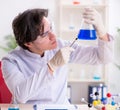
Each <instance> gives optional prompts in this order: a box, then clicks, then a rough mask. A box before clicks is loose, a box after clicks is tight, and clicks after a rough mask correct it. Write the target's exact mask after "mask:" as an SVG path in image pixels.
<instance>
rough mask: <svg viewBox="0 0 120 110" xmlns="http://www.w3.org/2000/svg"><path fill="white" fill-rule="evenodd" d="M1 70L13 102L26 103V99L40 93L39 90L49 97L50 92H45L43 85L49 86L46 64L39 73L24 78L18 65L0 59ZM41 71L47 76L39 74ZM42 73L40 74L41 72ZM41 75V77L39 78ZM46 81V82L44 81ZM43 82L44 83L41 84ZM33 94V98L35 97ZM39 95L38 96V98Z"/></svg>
mask: <svg viewBox="0 0 120 110" xmlns="http://www.w3.org/2000/svg"><path fill="white" fill-rule="evenodd" d="M6 67H7V68H6ZM2 72H3V77H4V79H5V82H6V84H7V86H8V88H9V90H10V91H11V93H12V94H13V96H14V97H13V99H14V101H13V102H16V103H26V102H27V101H28V100H30V99H32V98H34V96H35V95H36V96H37V94H40V92H39V91H42V92H44V93H43V94H45V95H47V99H46V100H49V98H50V96H51V95H50V92H46V93H47V94H46V93H45V90H44V88H43V87H48V89H49V91H50V88H49V87H50V86H49V83H50V81H49V77H50V76H49V75H50V74H49V72H48V68H47V65H44V69H43V70H41V71H40V73H34V74H33V75H31V76H30V77H28V78H25V77H24V76H23V74H22V73H21V72H20V70H19V69H18V67H17V66H16V65H15V64H13V62H12V63H11V62H10V61H8V60H6V59H3V60H2ZM43 72H46V75H47V76H41V75H42V74H43ZM41 73H42V74H41ZM41 77H42V78H41ZM44 81H46V83H44ZM43 84H44V85H43ZM36 96H35V98H36ZM39 98H40V97H38V99H39Z"/></svg>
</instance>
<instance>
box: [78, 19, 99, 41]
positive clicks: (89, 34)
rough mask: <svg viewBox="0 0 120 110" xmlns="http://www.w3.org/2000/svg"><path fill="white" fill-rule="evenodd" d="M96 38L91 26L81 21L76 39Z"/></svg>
mask: <svg viewBox="0 0 120 110" xmlns="http://www.w3.org/2000/svg"><path fill="white" fill-rule="evenodd" d="M96 38H97V36H96V30H95V29H94V27H93V25H92V24H88V23H86V22H84V20H83V21H82V23H81V28H80V31H79V34H78V39H82V40H95V39H96Z"/></svg>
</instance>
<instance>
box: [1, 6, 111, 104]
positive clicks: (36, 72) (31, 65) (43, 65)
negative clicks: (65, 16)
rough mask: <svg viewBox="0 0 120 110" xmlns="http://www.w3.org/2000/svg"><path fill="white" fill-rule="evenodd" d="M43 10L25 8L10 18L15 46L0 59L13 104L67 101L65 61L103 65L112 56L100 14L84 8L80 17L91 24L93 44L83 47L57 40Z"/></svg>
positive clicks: (45, 11) (109, 38) (65, 102)
mask: <svg viewBox="0 0 120 110" xmlns="http://www.w3.org/2000/svg"><path fill="white" fill-rule="evenodd" d="M47 14H48V11H47V10H45V9H29V10H26V11H24V12H23V13H21V14H19V15H18V16H17V17H16V18H15V19H14V20H13V24H12V26H13V31H14V35H15V39H16V41H17V43H18V45H19V46H18V47H17V48H16V49H14V50H13V51H11V52H10V53H9V54H8V55H7V56H6V57H4V58H3V59H2V72H3V76H4V79H5V82H6V84H7V86H8V88H9V90H10V91H11V93H12V95H13V100H12V102H13V103H29V104H30V103H32V104H34V103H38V104H67V103H69V102H68V100H67V97H66V89H67V71H66V66H65V64H67V63H82V64H92V65H95V64H103V63H104V64H106V63H108V62H110V61H111V59H112V43H113V38H112V37H111V36H110V35H109V34H107V33H106V31H105V28H104V25H103V22H102V19H101V16H100V14H99V13H98V12H97V11H96V10H95V9H91V8H86V9H85V11H84V13H83V17H84V19H85V22H86V23H90V24H93V25H94V27H95V29H96V31H97V35H98V46H97V47H93V46H92V47H91V46H90V47H83V46H79V45H77V44H74V45H73V46H72V47H69V46H70V44H71V42H67V41H63V40H61V39H57V38H56V36H55V34H54V33H53V32H52V27H51V25H50V22H49V21H48V19H47Z"/></svg>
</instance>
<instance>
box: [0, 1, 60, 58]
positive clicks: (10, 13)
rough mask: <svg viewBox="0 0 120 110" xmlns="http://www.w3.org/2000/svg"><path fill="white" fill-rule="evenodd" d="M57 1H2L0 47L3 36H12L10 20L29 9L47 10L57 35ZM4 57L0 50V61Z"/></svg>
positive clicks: (0, 10) (0, 8)
mask: <svg viewBox="0 0 120 110" xmlns="http://www.w3.org/2000/svg"><path fill="white" fill-rule="evenodd" d="M58 6H59V3H58V0H50V1H49V0H19V1H18V0H2V1H0V45H2V46H4V45H5V39H4V36H6V35H8V34H12V33H13V32H12V25H11V24H12V20H13V19H14V17H15V16H17V15H18V14H19V13H20V12H23V11H24V10H26V9H29V8H47V9H49V14H50V16H49V18H50V19H51V21H54V24H55V28H56V30H55V32H56V34H57V33H58V28H57V27H58V18H59V13H58V10H59V7H58ZM4 55H6V52H5V51H3V50H2V49H0V59H1V58H2V57H3V56H4Z"/></svg>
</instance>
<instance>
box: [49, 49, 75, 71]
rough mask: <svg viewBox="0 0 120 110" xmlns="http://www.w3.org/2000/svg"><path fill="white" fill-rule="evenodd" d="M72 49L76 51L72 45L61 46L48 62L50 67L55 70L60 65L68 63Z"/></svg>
mask: <svg viewBox="0 0 120 110" xmlns="http://www.w3.org/2000/svg"><path fill="white" fill-rule="evenodd" d="M72 51H74V49H73V48H72V47H63V48H61V49H60V50H59V51H58V52H57V53H56V54H55V55H54V56H53V58H52V59H51V60H50V61H49V62H48V66H49V68H50V69H51V70H52V71H53V72H54V71H55V70H56V69H57V68H58V67H60V66H63V65H64V64H66V63H68V61H69V58H70V54H71V52H72Z"/></svg>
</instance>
